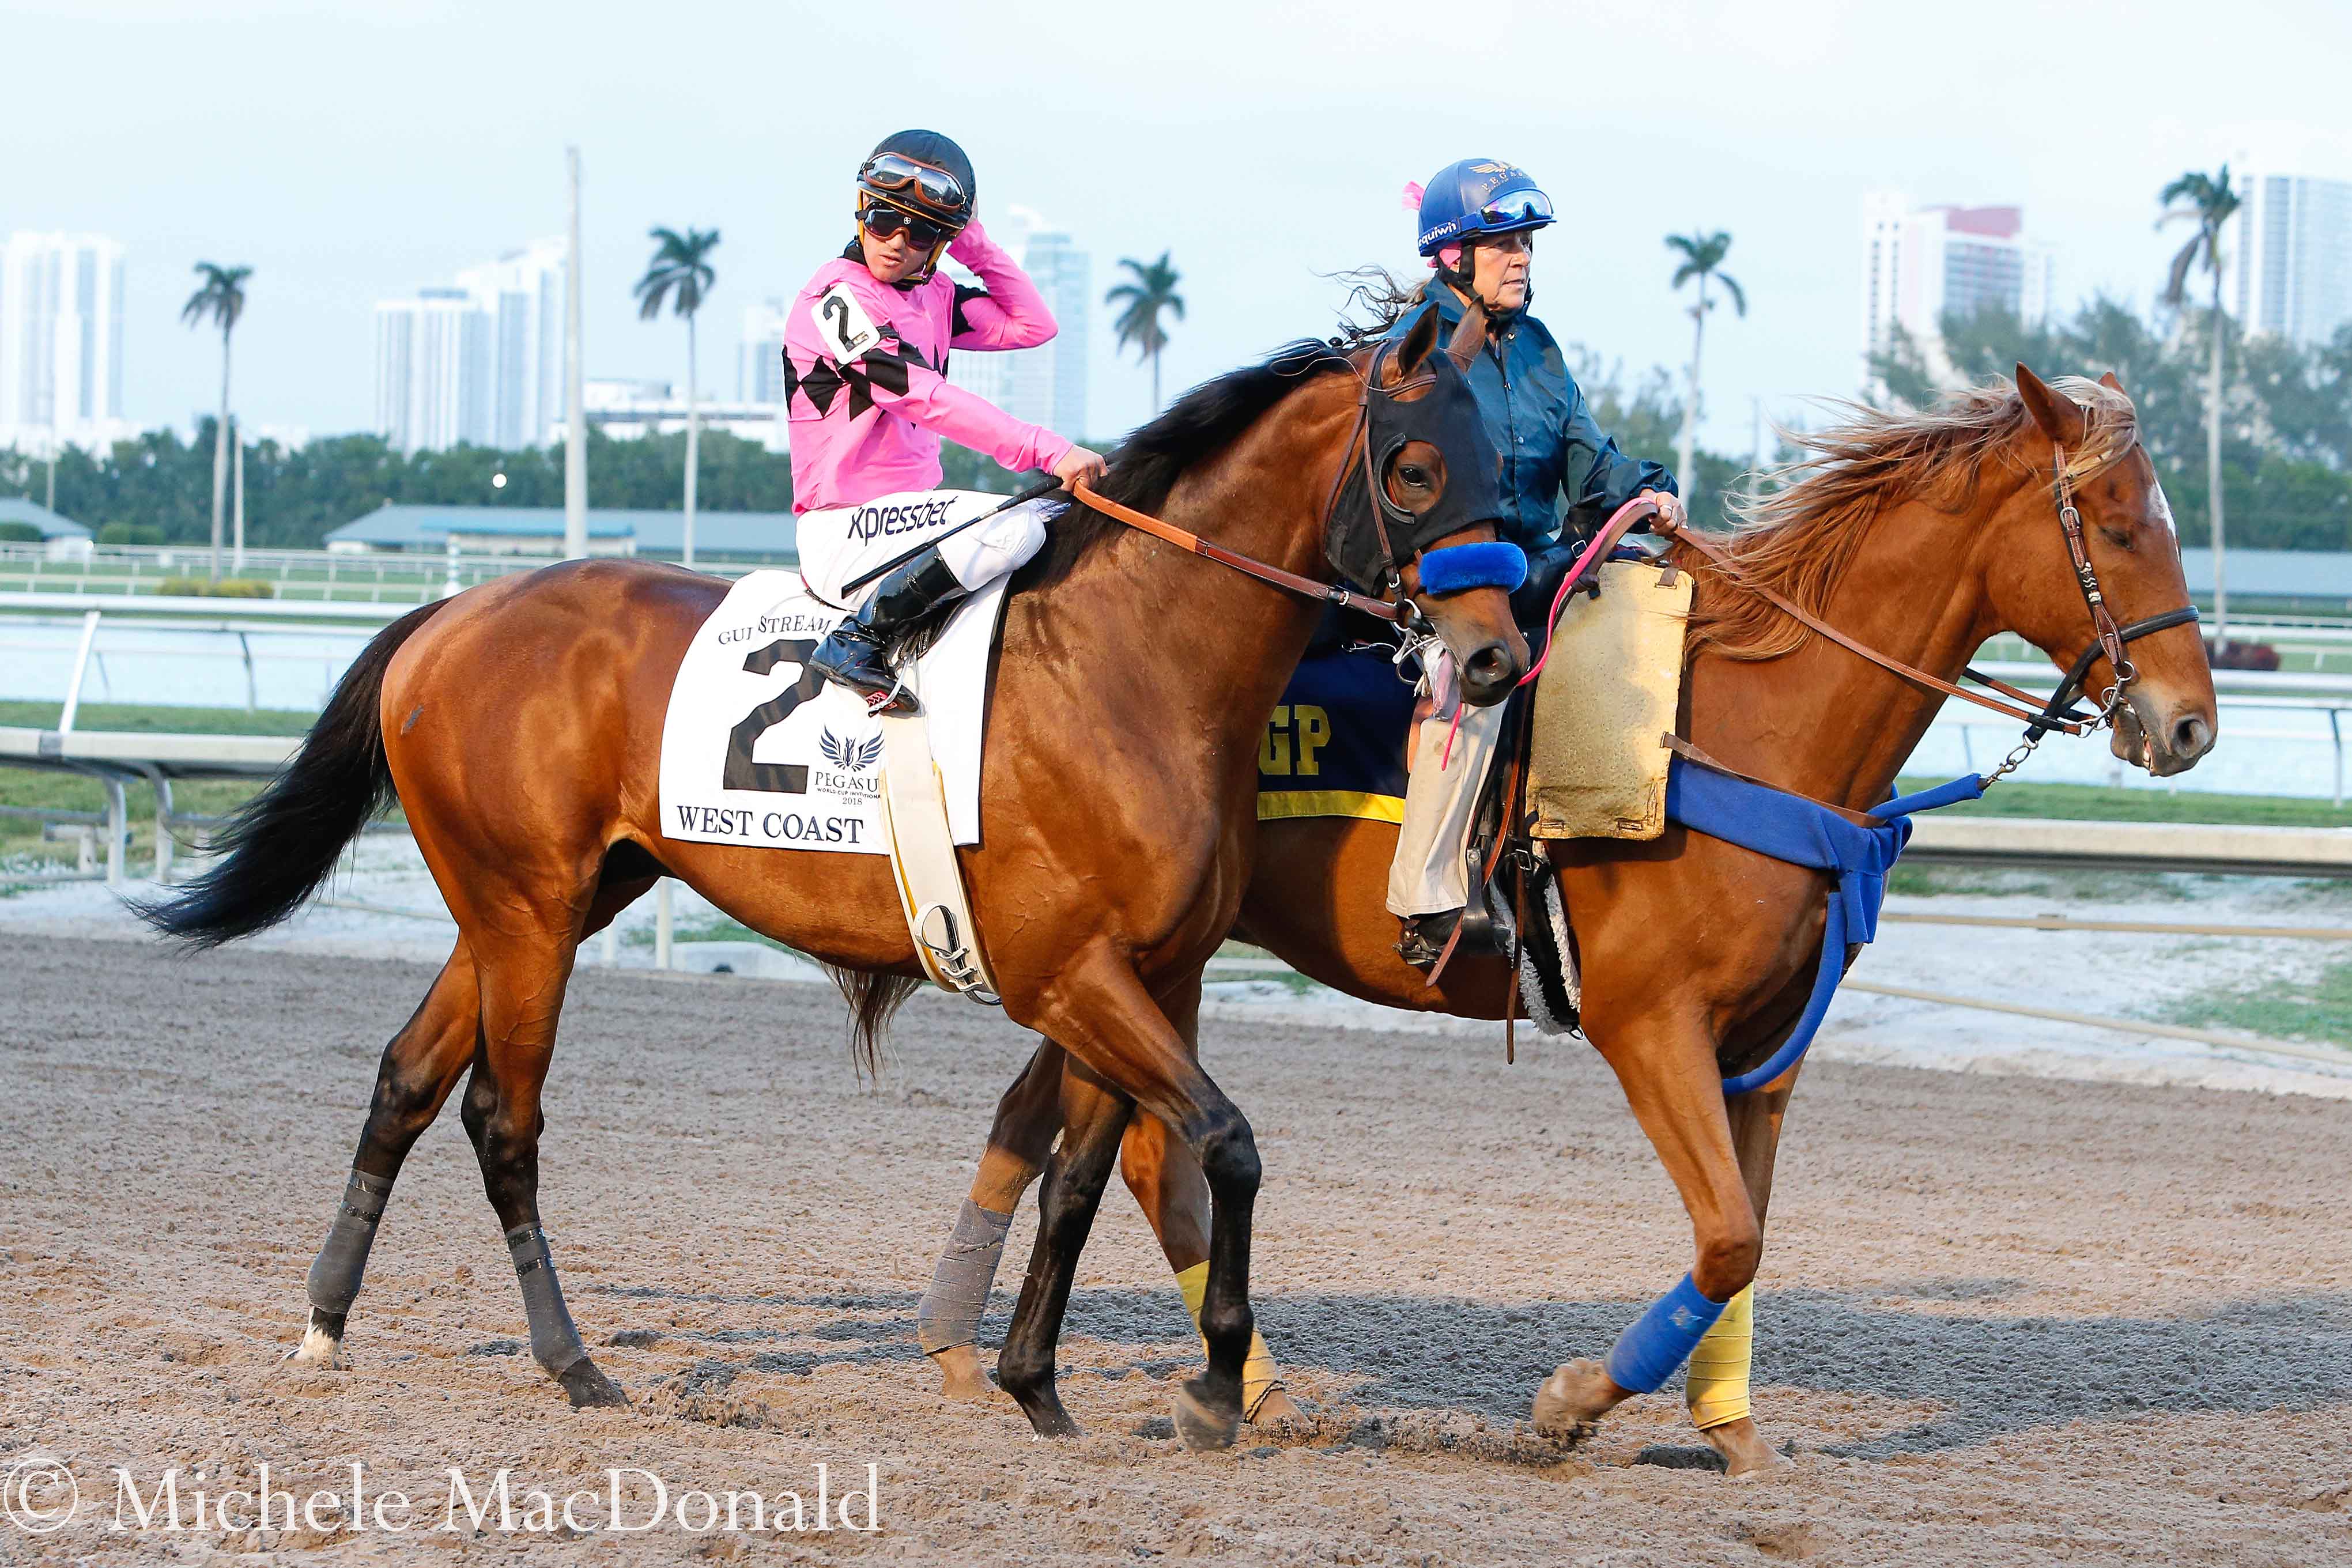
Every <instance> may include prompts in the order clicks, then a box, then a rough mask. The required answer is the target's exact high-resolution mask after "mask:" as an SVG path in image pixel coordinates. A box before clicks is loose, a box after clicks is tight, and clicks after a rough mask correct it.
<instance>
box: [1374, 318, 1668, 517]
mask: <svg viewBox="0 0 2352 1568" xmlns="http://www.w3.org/2000/svg"><path fill="white" fill-rule="evenodd" d="M1425 310H1435V311H1436V312H1437V313H1438V316H1439V318H1440V319H1442V320H1443V321H1444V326H1443V327H1442V328H1441V329H1439V331H1438V334H1437V340H1438V343H1439V344H1440V345H1441V346H1443V345H1444V344H1445V343H1446V342H1448V341H1450V340H1452V338H1453V335H1454V328H1455V327H1457V326H1459V325H1460V324H1461V321H1462V301H1461V299H1460V298H1458V297H1457V296H1456V295H1455V294H1454V290H1452V289H1451V288H1448V287H1445V286H1444V284H1442V283H1438V282H1435V281H1433V282H1432V283H1431V284H1430V286H1429V298H1427V299H1426V300H1425V301H1423V303H1422V304H1419V305H1416V306H1414V307H1413V308H1412V309H1410V310H1407V311H1406V312H1405V313H1404V314H1403V315H1402V317H1400V318H1399V319H1397V323H1396V325H1395V326H1393V327H1391V329H1389V333H1388V335H1389V336H1390V337H1391V338H1394V339H1402V337H1403V336H1404V335H1405V334H1406V333H1408V332H1410V331H1412V327H1413V323H1414V322H1416V321H1418V320H1419V319H1421V316H1422V313H1423V311H1425ZM1470 388H1471V390H1472V391H1473V392H1476V393H1477V394H1478V406H1479V408H1480V409H1481V410H1482V411H1483V412H1484V413H1485V414H1486V434H1488V435H1490V436H1492V437H1493V438H1494V442H1495V449H1496V451H1497V452H1500V453H1501V454H1502V455H1503V504H1504V505H1505V506H1506V507H1509V508H1510V510H1511V514H1512V515H1511V517H1510V518H1509V519H1508V520H1507V522H1506V523H1505V525H1504V527H1503V528H1502V529H1501V530H1500V531H1501V533H1502V536H1503V537H1504V538H1507V539H1509V540H1511V541H1512V542H1513V543H1515V544H1517V545H1518V546H1519V547H1520V548H1521V549H1526V550H1528V551H1530V552H1533V551H1535V550H1537V549H1540V548H1541V547H1543V546H1545V545H1547V544H1549V543H1550V542H1551V541H1552V539H1553V538H1554V537H1555V536H1556V535H1557V534H1558V532H1559V523H1560V506H1559V502H1560V493H1561V491H1562V490H1563V489H1564V488H1566V486H1567V485H1568V483H1569V479H1570V472H1571V466H1572V465H1580V464H1582V463H1585V462H1586V461H1587V460H1589V461H1590V467H1589V468H1587V469H1586V470H1585V471H1584V472H1583V474H1582V476H1581V477H1580V479H1579V481H1578V483H1577V486H1576V488H1575V490H1574V491H1573V492H1572V493H1570V495H1569V496H1568V497H1567V519H1568V524H1569V527H1570V528H1571V529H1573V530H1574V531H1576V532H1579V533H1584V534H1590V533H1591V532H1592V530H1593V529H1595V528H1599V527H1600V526H1601V524H1602V523H1604V522H1606V521H1608V520H1609V514H1610V513H1612V512H1613V511H1615V510H1616V509H1617V508H1618V507H1621V506H1622V505H1623V504H1624V503H1626V502H1627V501H1630V500H1632V499H1633V497H1635V496H1637V495H1639V494H1641V493H1642V492H1643V490H1664V491H1669V492H1675V493H1677V494H1679V492H1677V491H1675V476H1674V475H1673V474H1672V473H1670V472H1668V471H1667V470H1666V469H1665V468H1664V467H1663V466H1662V465H1658V464H1655V463H1651V462H1648V461H1645V460H1641V459H1636V458H1632V457H1628V456H1626V455H1624V454H1623V453H1622V452H1620V451H1618V450H1617V443H1616V442H1615V441H1614V440H1612V438H1611V437H1609V436H1606V435H1603V434H1601V427H1600V426H1599V425H1597V424H1595V423H1593V422H1592V410H1591V407H1590V405H1588V404H1587V403H1586V402H1585V401H1584V392H1583V390H1582V389H1581V388H1580V387H1579V386H1578V385H1577V384H1576V378H1575V377H1574V376H1571V375H1570V374H1569V373H1568V361H1567V360H1566V359H1565V358H1563V357H1562V356H1561V354H1560V351H1559V344H1558V343H1556V342H1554V341H1553V340H1552V336H1551V334H1550V333H1549V332H1548V331H1546V330H1544V325H1543V323H1542V322H1540V321H1538V320H1536V319H1534V318H1533V317H1530V316H1526V315H1522V316H1521V317H1519V319H1517V321H1515V322H1513V323H1512V324H1511V325H1510V326H1509V327H1508V328H1507V329H1505V330H1504V331H1503V333H1502V334H1501V335H1500V337H1498V338H1497V337H1490V338H1489V339H1488V340H1486V352H1485V353H1483V354H1480V355H1479V356H1478V358H1477V359H1476V361H1474V362H1473V363H1472V365H1471V367H1470Z"/></svg>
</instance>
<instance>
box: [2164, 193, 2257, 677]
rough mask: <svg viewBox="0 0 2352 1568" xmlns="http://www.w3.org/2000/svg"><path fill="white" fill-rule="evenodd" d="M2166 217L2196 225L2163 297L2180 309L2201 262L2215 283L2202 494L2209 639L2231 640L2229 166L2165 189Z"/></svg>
mask: <svg viewBox="0 0 2352 1568" xmlns="http://www.w3.org/2000/svg"><path fill="white" fill-rule="evenodd" d="M2157 199H2158V201H2160V202H2162V203H2163V204H2164V215H2163V216H2162V217H2160V218H2158V219H2157V221H2156V223H2157V227H2158V228H2162V227H2163V226H2164V225H2166V224H2168V223H2173V222H2176V221H2179V220H2186V221H2188V222H2189V223H2192V224H2195V225H2197V232H2196V233H2195V234H2193V235H2189V243H2188V244H2187V245H2184V246H2181V247H2180V248H2179V250H2178V251H2176V252H2174V253H2173V257H2172V272H2171V274H2170V276H2169V277H2167V278H2166V280H2165V285H2164V293H2163V296H2162V298H2163V300H2164V302H2165V303H2166V304H2167V305H2169V306H2171V307H2172V308H2174V309H2176V310H2177V309H2179V308H2180V307H2181V306H2182V305H2183V304H2184V303H2186V302H2187V300H2188V298H2189V273H2190V271H2192V270H2193V269H2194V268H2195V267H2197V265H2198V264H2199V263H2200V262H2202V263H2203V264H2204V267H2205V270H2206V271H2207V272H2208V273H2209V274H2210V275H2211V277H2212V279H2213V310H2212V315H2211V316H2210V318H2209V319H2208V320H2207V322H2206V329H2207V330H2208V331H2209V332H2210V333H2211V335H2212V339H2213V367H2212V381H2211V382H2210V384H2209V385H2208V386H2207V387H2206V391H2205V493H2206V494H2207V495H2208V496H2209V497H2211V508H2212V509H2211V512H2210V516H2211V517H2212V519H2213V637H2214V640H2215V641H2216V642H2219V643H2226V642H2228V641H2229V637H2230V592H2229V590H2228V589H2227V588H2225V587H2224V586H2222V580H2221V343H2222V339H2223V336H2224V334H2223V332H2222V330H2221V225H2223V224H2225V223H2227V222H2229V221H2230V214H2232V213H2234V212H2236V211H2237V210H2238V193H2237V192H2235V191H2233V190H2231V188H2230V166H2229V165H2228V164H2227V163H2224V164H2222V165H2221V173H2220V174H2219V175H2218V176H2216V175H2212V174H2200V173H2199V172H2196V171H2195V170H2191V171H2190V172H2188V173H2186V174H2183V175H2181V176H2180V178H2179V179H2178V180H2175V181H2174V182H2172V183H2170V184H2169V185H2167V186H2166V187H2165V188H2164V193H2163V194H2162V195H2160V196H2158V198H2157Z"/></svg>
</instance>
